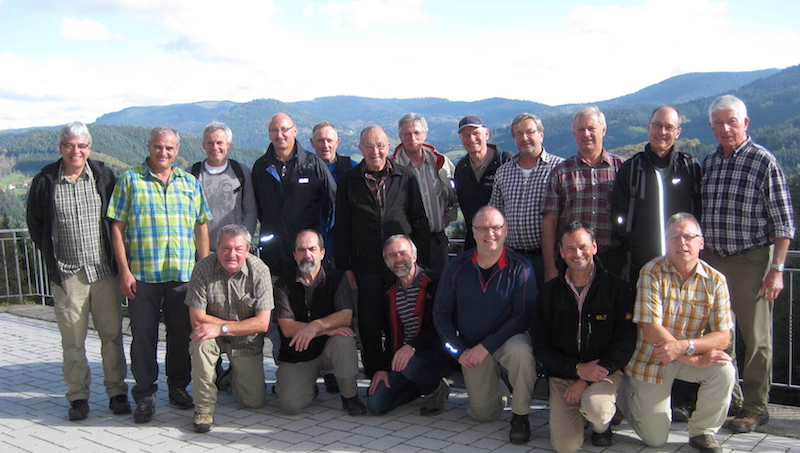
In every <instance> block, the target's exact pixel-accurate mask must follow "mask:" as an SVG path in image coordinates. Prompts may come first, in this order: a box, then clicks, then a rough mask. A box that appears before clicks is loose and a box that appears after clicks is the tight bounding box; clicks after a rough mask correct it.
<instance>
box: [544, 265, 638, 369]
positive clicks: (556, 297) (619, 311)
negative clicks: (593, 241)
mask: <svg viewBox="0 0 800 453" xmlns="http://www.w3.org/2000/svg"><path fill="white" fill-rule="evenodd" d="M594 263H595V266H596V269H595V277H594V280H593V281H592V286H591V287H590V288H589V292H588V294H587V295H586V300H585V301H584V303H583V316H582V322H581V323H580V326H581V348H580V350H578V323H579V321H578V303H577V302H576V300H575V295H574V294H573V292H572V289H571V288H570V287H569V285H568V284H567V281H566V279H565V271H566V266H563V267H562V268H561V269H560V272H559V275H558V277H556V278H554V279H552V280H550V281H549V282H547V283H545V284H544V287H543V288H542V290H541V291H539V295H538V296H537V297H536V305H535V308H534V312H533V321H532V323H531V334H532V337H533V349H534V352H533V355H534V356H535V357H536V359H537V360H539V361H541V362H542V364H543V365H544V367H545V369H546V370H547V372H548V374H549V375H550V376H555V377H559V378H562V379H578V374H577V372H576V369H575V367H576V366H577V365H578V364H579V363H585V362H590V361H592V360H597V359H600V361H599V362H598V364H599V365H600V366H603V367H605V368H606V369H607V370H608V372H609V374H611V373H613V372H615V371H617V370H621V369H623V368H624V367H625V365H626V364H627V363H628V360H630V358H631V355H633V350H634V348H635V347H636V324H634V323H633V321H632V319H633V300H634V299H633V292H632V290H631V289H630V287H629V286H628V284H627V283H625V282H624V281H623V280H622V279H620V278H619V277H617V276H615V275H613V274H610V273H608V272H606V271H605V270H604V269H603V266H602V265H601V264H600V261H599V260H598V259H597V257H596V256H595V258H594Z"/></svg>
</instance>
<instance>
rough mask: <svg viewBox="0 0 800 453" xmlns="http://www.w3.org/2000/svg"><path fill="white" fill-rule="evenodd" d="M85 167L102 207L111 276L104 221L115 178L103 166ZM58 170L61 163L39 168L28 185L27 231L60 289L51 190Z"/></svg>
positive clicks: (114, 266)
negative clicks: (29, 185)
mask: <svg viewBox="0 0 800 453" xmlns="http://www.w3.org/2000/svg"><path fill="white" fill-rule="evenodd" d="M87 165H89V167H90V168H91V169H92V173H93V174H94V178H95V184H96V186H97V193H98V194H99V195H100V200H101V201H102V207H101V208H100V212H101V213H102V216H103V219H102V222H101V224H102V227H103V228H102V230H101V233H102V238H101V244H102V247H103V248H104V249H105V250H106V256H107V257H108V260H109V265H110V266H111V269H112V270H113V271H114V273H116V272H117V263H116V261H115V260H114V250H113V248H112V246H111V220H110V219H108V217H106V215H105V213H106V210H107V209H108V201H109V200H110V199H111V194H112V193H113V192H114V185H115V184H116V182H117V178H116V177H115V176H114V172H112V171H111V170H110V169H109V168H107V167H106V164H105V163H104V162H100V161H97V160H92V159H88V160H87ZM60 168H61V159H59V160H58V161H56V162H53V163H52V164H49V165H46V166H45V167H44V168H42V171H41V172H39V174H37V175H36V176H35V177H34V178H33V182H32V183H31V190H30V192H29V193H28V213H27V218H28V230H29V231H30V233H31V239H33V242H34V243H35V244H36V247H38V248H39V250H41V251H42V257H44V261H45V263H46V264H47V272H48V275H49V276H50V281H51V282H53V283H55V284H56V285H59V286H61V273H60V272H59V271H58V265H57V262H58V257H57V256H56V253H58V246H57V245H58V228H56V221H57V219H56V216H55V190H56V183H57V182H58V181H57V179H58V171H59V169H60Z"/></svg>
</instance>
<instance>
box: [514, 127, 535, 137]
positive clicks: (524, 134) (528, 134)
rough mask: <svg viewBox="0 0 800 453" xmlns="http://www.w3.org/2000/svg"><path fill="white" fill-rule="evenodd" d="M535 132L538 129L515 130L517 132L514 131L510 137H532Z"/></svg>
mask: <svg viewBox="0 0 800 453" xmlns="http://www.w3.org/2000/svg"><path fill="white" fill-rule="evenodd" d="M537 132H539V131H536V130H533V129H530V130H527V131H524V132H523V131H517V132H514V134H513V135H512V137H514V138H522V137H533V136H534V135H536V133H537Z"/></svg>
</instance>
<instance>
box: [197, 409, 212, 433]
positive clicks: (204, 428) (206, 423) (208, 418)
mask: <svg viewBox="0 0 800 453" xmlns="http://www.w3.org/2000/svg"><path fill="white" fill-rule="evenodd" d="M213 424H214V414H200V413H197V412H195V413H194V421H193V422H192V428H194V432H196V433H207V432H209V431H211V426H212V425H213Z"/></svg>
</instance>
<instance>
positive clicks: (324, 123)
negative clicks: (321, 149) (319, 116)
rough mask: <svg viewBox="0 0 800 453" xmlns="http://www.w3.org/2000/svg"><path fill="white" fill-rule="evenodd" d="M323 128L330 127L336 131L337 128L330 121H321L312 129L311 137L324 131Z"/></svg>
mask: <svg viewBox="0 0 800 453" xmlns="http://www.w3.org/2000/svg"><path fill="white" fill-rule="evenodd" d="M323 127H330V128H332V129H333V130H334V131H335V130H336V126H334V125H333V124H331V123H330V122H329V121H320V122H319V123H317V124H315V125H314V127H312V128H311V135H314V133H315V132H317V131H318V130H320V129H322V128H323ZM337 135H338V134H337Z"/></svg>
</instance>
